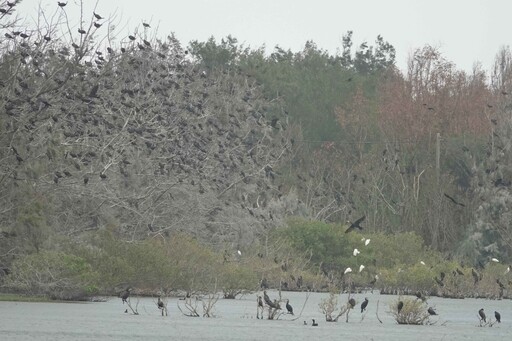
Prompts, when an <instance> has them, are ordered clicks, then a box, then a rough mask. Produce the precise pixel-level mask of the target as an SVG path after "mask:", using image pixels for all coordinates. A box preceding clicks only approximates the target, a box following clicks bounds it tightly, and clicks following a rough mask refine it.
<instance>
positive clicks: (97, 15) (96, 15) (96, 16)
mask: <svg viewBox="0 0 512 341" xmlns="http://www.w3.org/2000/svg"><path fill="white" fill-rule="evenodd" d="M92 14H94V17H95V18H96V19H98V20H101V19H103V17H102V16H101V15H99V14H98V13H94V12H92Z"/></svg>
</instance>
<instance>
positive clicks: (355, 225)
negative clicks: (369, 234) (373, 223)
mask: <svg viewBox="0 0 512 341" xmlns="http://www.w3.org/2000/svg"><path fill="white" fill-rule="evenodd" d="M365 218H366V216H365V215H364V216H362V217H361V218H359V219H357V220H356V221H354V222H353V223H350V221H349V223H350V226H349V227H348V229H347V230H346V231H345V233H349V232H351V231H352V230H353V229H359V230H362V229H363V228H362V227H361V225H360V224H361V223H362V222H363V220H364V219H365Z"/></svg>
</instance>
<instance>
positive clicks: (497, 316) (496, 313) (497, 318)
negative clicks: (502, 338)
mask: <svg viewBox="0 0 512 341" xmlns="http://www.w3.org/2000/svg"><path fill="white" fill-rule="evenodd" d="M494 317H495V318H496V321H498V323H501V314H500V313H498V312H497V311H495V312H494Z"/></svg>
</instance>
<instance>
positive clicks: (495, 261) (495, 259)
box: [491, 258, 500, 263]
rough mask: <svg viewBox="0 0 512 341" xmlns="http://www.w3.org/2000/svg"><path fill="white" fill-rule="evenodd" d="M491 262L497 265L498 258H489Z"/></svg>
mask: <svg viewBox="0 0 512 341" xmlns="http://www.w3.org/2000/svg"><path fill="white" fill-rule="evenodd" d="M491 260H492V261H493V262H494V263H499V262H500V261H499V260H498V258H491Z"/></svg>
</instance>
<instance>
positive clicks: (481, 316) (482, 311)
mask: <svg viewBox="0 0 512 341" xmlns="http://www.w3.org/2000/svg"><path fill="white" fill-rule="evenodd" d="M478 315H480V320H484V322H487V320H486V318H485V313H484V308H482V309H480V310H479V311H478Z"/></svg>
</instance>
